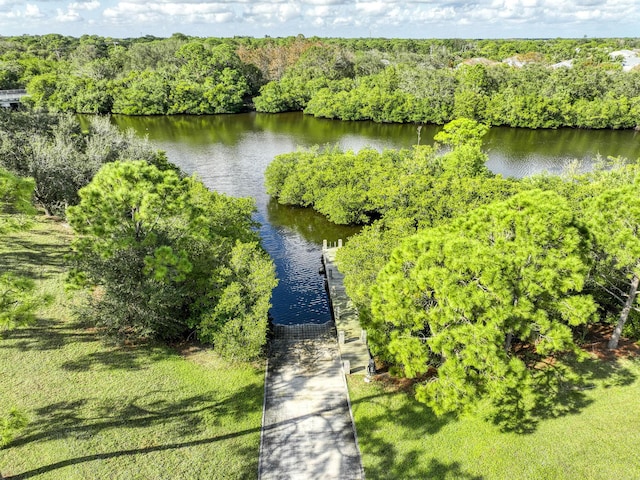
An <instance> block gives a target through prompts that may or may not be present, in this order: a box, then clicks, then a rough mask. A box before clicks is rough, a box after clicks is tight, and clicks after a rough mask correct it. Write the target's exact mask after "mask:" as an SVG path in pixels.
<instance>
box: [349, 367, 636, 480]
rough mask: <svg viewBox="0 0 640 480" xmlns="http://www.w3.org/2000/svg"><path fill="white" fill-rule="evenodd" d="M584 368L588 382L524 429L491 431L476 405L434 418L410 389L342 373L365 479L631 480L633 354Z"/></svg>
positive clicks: (492, 427) (633, 469)
mask: <svg viewBox="0 0 640 480" xmlns="http://www.w3.org/2000/svg"><path fill="white" fill-rule="evenodd" d="M584 368H585V373H586V375H587V376H588V377H589V381H590V382H591V383H592V385H593V386H594V388H592V389H587V390H582V391H574V392H572V393H571V395H570V398H567V402H566V403H565V405H564V406H563V407H562V408H559V409H558V410H557V411H555V412H552V411H549V412H546V414H545V412H541V416H540V417H539V418H538V419H537V421H536V419H534V422H533V424H531V425H529V427H530V428H529V429H528V430H527V432H528V433H513V432H504V431H501V430H500V428H498V427H497V426H496V425H494V424H493V423H492V422H491V421H488V420H485V419H483V415H482V413H478V414H477V415H475V416H467V417H465V418H462V419H453V418H449V419H443V418H437V417H435V416H434V414H433V413H432V412H431V411H430V410H429V409H428V408H427V407H426V406H424V405H422V404H420V403H418V402H416V401H415V400H414V398H413V396H412V394H411V393H410V392H405V391H401V390H398V389H397V388H395V389H391V388H390V387H389V386H385V385H383V384H382V383H381V382H372V383H370V384H367V383H364V382H363V380H362V378H361V377H355V376H354V377H352V378H351V379H350V380H349V390H350V394H351V402H352V405H353V414H354V417H355V422H356V427H357V432H358V439H359V442H360V449H361V451H362V456H363V463H364V468H365V473H366V475H367V479H369V480H372V479H410V478H420V479H427V478H428V479H469V480H471V479H474V480H476V479H510V480H515V479H518V480H522V479H532V480H533V479H535V480H543V479H549V480H561V479H572V480H574V479H576V480H578V479H579V480H586V479H602V480H612V479H620V480H622V479H625V480H633V479H640V360H638V359H636V360H619V361H617V362H616V361H608V362H603V361H600V360H595V359H594V360H592V361H589V362H587V364H586V365H585V367H584ZM485 416H486V415H485ZM543 417H546V418H543Z"/></svg>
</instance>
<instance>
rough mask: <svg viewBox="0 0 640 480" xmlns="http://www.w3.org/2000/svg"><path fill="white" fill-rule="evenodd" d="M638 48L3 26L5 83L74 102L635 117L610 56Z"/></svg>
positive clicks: (573, 119) (539, 119) (638, 76)
mask: <svg viewBox="0 0 640 480" xmlns="http://www.w3.org/2000/svg"><path fill="white" fill-rule="evenodd" d="M635 48H640V39H635V38H634V39H587V38H585V39H546V40H545V39H540V40H464V39H450V40H444V39H431V40H410V39H339V38H329V39H325V38H317V37H313V38H305V37H303V36H297V37H286V38H270V37H266V38H259V39H257V38H250V37H235V38H198V37H188V36H186V35H182V34H174V35H172V36H171V37H170V38H156V37H152V36H145V37H141V38H128V39H114V38H109V37H99V36H95V35H92V36H89V35H85V36H82V37H80V38H75V37H66V36H61V35H55V34H51V35H44V36H20V37H0V89H12V88H26V89H27V91H28V93H29V95H30V96H29V97H25V98H26V104H27V105H28V106H29V107H31V108H34V109H37V110H47V111H65V112H77V113H120V114H127V115H167V114H169V115H171V114H197V115H200V114H215V113H235V112H240V111H243V110H250V109H255V110H257V111H260V112H272V113H276V112H283V111H300V110H302V111H304V112H305V113H307V114H311V115H315V116H318V117H326V118H337V119H342V120H373V121H375V122H401V123H405V122H414V123H436V124H444V123H446V122H448V121H450V120H452V119H454V118H460V117H467V118H471V119H475V120H478V121H482V122H484V123H486V124H490V125H507V126H513V127H527V128H556V127H561V126H569V127H579V128H635V127H637V126H639V125H640V70H638V69H637V68H636V69H631V70H626V69H623V58H622V56H615V55H613V56H612V55H611V54H612V53H613V52H617V51H620V50H633V49H635Z"/></svg>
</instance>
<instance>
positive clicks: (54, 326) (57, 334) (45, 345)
mask: <svg viewBox="0 0 640 480" xmlns="http://www.w3.org/2000/svg"><path fill="white" fill-rule="evenodd" d="M0 339H2V340H3V341H2V342H0V348H13V349H17V350H20V351H29V350H40V351H46V350H56V349H58V348H62V347H64V346H65V345H67V344H68V343H72V342H73V343H78V342H95V341H97V340H98V336H97V335H96V334H95V333H93V332H89V331H86V330H81V329H80V326H79V325H77V324H73V323H63V322H60V321H58V320H53V319H48V318H40V319H38V321H37V322H36V323H35V324H33V325H31V326H28V327H21V328H16V329H15V330H9V331H5V332H2V335H1V336H0Z"/></svg>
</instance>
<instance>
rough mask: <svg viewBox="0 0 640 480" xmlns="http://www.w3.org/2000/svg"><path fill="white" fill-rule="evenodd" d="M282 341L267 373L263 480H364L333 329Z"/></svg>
mask: <svg viewBox="0 0 640 480" xmlns="http://www.w3.org/2000/svg"><path fill="white" fill-rule="evenodd" d="M278 337H279V338H276V339H274V340H273V341H272V342H271V346H270V349H271V352H270V355H269V363H268V368H267V378H266V383H265V410H264V419H263V422H262V439H261V444H260V466H259V474H258V477H259V479H260V480H276V479H277V480H287V479H292V480H293V479H300V480H313V479H323V480H331V479H340V480H351V479H364V471H363V468H362V461H361V459H360V451H359V449H358V445H357V437H356V435H355V429H354V425H353V419H352V416H351V410H350V406H349V400H348V398H349V397H348V392H347V386H346V381H345V378H344V373H343V371H342V366H341V360H340V354H339V351H338V345H337V340H336V338H335V330H334V329H333V326H331V329H327V333H325V334H320V335H318V334H317V333H314V334H311V335H308V337H309V338H300V336H299V335H298V336H297V337H298V338H296V335H292V336H290V337H289V338H287V335H286V334H285V335H283V334H279V335H278ZM291 337H293V338H291Z"/></svg>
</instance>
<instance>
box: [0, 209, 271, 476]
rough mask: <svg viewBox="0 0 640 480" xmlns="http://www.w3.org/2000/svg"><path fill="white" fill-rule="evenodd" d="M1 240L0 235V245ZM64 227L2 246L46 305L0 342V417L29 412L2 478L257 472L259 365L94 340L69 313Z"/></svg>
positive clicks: (50, 224)
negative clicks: (43, 295)
mask: <svg viewBox="0 0 640 480" xmlns="http://www.w3.org/2000/svg"><path fill="white" fill-rule="evenodd" d="M5 240H6V241H5ZM69 241H70V234H69V232H68V231H67V230H66V229H65V227H64V226H63V225H62V224H61V223H59V222H55V221H52V220H46V219H38V220H37V222H36V223H35V226H34V228H33V229H32V230H31V231H29V232H22V233H20V234H12V235H11V236H10V237H9V238H8V239H3V241H2V242H1V243H0V265H2V266H3V270H4V268H8V269H9V270H11V271H15V272H19V273H22V274H26V275H30V276H32V277H33V278H35V279H36V281H37V282H38V285H39V287H40V289H41V290H42V291H43V292H46V293H48V294H49V295H50V296H52V297H53V302H52V303H50V304H49V305H48V306H46V307H44V308H43V309H42V310H41V311H40V312H39V314H38V321H37V323H36V324H34V325H31V326H29V327H22V328H19V329H16V330H14V331H10V332H5V333H3V334H2V336H1V337H0V415H2V414H3V413H5V412H6V411H7V410H8V409H9V408H12V407H16V408H18V409H19V410H21V411H22V412H23V413H25V414H26V415H27V417H28V419H29V424H28V425H27V427H26V428H25V429H24V430H22V431H21V432H20V434H19V435H18V436H16V437H15V439H14V440H13V442H12V443H10V444H9V445H8V446H6V447H5V448H4V449H0V473H2V475H3V476H4V477H5V478H16V479H17V478H38V479H65V480H71V479H82V480H86V479H110V480H111V479H127V480H129V479H171V480H175V479H227V478H228V479H244V478H249V479H250V478H256V476H257V469H258V453H259V444H260V425H261V418H262V400H263V385H264V366H263V365H262V364H229V363H227V362H224V361H222V360H220V359H219V358H218V357H217V356H216V355H215V354H213V353H212V352H211V351H208V350H203V349H200V350H195V351H193V350H192V351H191V352H190V354H189V355H181V354H179V353H178V352H177V351H176V350H175V349H172V348H168V347H164V346H120V345H115V344H111V345H110V344H108V343H105V342H104V341H103V340H101V339H100V338H99V337H98V336H97V335H96V334H95V332H94V331H92V330H91V329H90V328H86V327H83V326H82V325H80V324H79V323H77V322H76V320H74V319H73V318H71V316H70V311H69V305H70V304H71V303H72V302H73V293H70V294H67V293H65V292H64V285H63V283H64V276H65V271H64V270H65V266H64V255H65V254H66V253H67V251H68V242H69Z"/></svg>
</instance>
